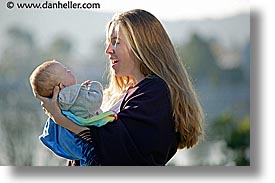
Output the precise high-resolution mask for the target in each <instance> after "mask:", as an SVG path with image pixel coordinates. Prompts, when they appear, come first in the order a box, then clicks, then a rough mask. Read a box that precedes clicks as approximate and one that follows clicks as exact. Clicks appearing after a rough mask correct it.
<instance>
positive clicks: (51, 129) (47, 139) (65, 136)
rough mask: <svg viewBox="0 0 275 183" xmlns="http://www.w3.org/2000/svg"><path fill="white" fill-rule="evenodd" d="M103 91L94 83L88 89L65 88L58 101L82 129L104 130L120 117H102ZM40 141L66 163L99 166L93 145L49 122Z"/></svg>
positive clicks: (85, 86) (107, 113) (68, 115)
mask: <svg viewBox="0 0 275 183" xmlns="http://www.w3.org/2000/svg"><path fill="white" fill-rule="evenodd" d="M102 98H103V87H102V85H101V84H100V83H99V82H96V81H93V82H91V83H89V84H88V85H80V84H76V85H71V86H68V87H65V88H63V89H62V90H61V91H60V93H59V97H58V103H59V106H60V108H61V110H62V113H63V114H64V115H65V116H66V117H68V118H69V119H71V120H72V121H73V122H75V123H76V124H78V125H81V126H97V127H100V126H103V125H105V124H107V123H108V122H112V121H113V120H114V119H115V118H116V113H115V112H112V111H108V112H105V113H102V111H101V110H100V106H101V103H102ZM39 139H40V141H41V142H42V143H43V144H44V145H45V146H46V147H48V148H49V149H50V150H51V151H52V152H53V153H55V154H56V155H58V156H61V157H63V158H66V159H71V160H80V165H82V166H86V165H93V164H96V154H95V153H94V151H93V149H94V147H93V146H92V144H91V143H87V142H85V140H84V139H82V138H80V137H79V136H78V135H76V134H74V133H73V132H71V131H69V130H67V129H66V128H64V127H62V126H60V125H58V124H56V123H55V122H54V121H53V120H52V119H50V118H49V119H48V120H47V121H46V124H45V126H44V130H43V134H42V135H40V136H39Z"/></svg>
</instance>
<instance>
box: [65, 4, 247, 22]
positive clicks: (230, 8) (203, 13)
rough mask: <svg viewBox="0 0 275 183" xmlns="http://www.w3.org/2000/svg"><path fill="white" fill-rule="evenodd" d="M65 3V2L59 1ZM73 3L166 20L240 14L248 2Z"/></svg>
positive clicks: (104, 10) (245, 9) (101, 9)
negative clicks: (138, 12) (145, 13)
mask: <svg viewBox="0 0 275 183" xmlns="http://www.w3.org/2000/svg"><path fill="white" fill-rule="evenodd" d="M61 1H62V2H67V0H61ZM73 2H75V3H77V2H82V3H83V2H93V3H95V2H98V3H100V10H98V11H103V12H121V11H127V10H130V9H136V8H141V9H145V10H147V11H149V12H151V13H152V14H154V15H155V16H157V17H159V18H161V19H166V20H178V19H201V18H222V17H225V16H229V15H234V14H238V13H240V12H249V11H250V4H249V0H159V1H155V0H152V1H150V0H138V1H134V0H114V1H110V0H90V1H89V0H73Z"/></svg>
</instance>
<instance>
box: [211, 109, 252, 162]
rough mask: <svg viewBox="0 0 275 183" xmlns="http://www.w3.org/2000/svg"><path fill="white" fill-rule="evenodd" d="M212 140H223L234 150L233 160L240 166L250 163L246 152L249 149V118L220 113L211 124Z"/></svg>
mask: <svg viewBox="0 0 275 183" xmlns="http://www.w3.org/2000/svg"><path fill="white" fill-rule="evenodd" d="M210 133H211V134H212V136H211V137H212V140H216V141H217V140H225V142H226V145H227V148H229V149H231V150H233V151H234V152H235V162H236V164H237V165H240V166H247V165H250V157H249V155H248V154H247V152H249V149H250V119H249V117H245V118H244V119H242V120H236V119H235V118H234V117H233V116H232V115H228V114H225V115H221V116H220V117H218V118H216V119H215V120H214V122H213V123H212V124H211V129H210Z"/></svg>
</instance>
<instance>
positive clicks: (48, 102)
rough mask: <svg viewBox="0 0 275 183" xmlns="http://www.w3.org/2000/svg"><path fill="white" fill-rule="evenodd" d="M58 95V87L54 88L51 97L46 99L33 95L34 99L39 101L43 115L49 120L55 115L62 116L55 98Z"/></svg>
mask: <svg viewBox="0 0 275 183" xmlns="http://www.w3.org/2000/svg"><path fill="white" fill-rule="evenodd" d="M58 94H59V87H58V86H55V87H54V91H53V97H52V98H47V97H42V96H40V95H38V94H35V97H36V98H37V99H39V100H40V101H41V106H42V108H43V110H44V111H45V114H46V115H47V116H49V117H50V118H52V119H54V117H56V116H57V115H60V114H61V115H62V113H61V110H60V108H59V106H58V104H57V97H58Z"/></svg>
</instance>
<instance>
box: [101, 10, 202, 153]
mask: <svg viewBox="0 0 275 183" xmlns="http://www.w3.org/2000/svg"><path fill="white" fill-rule="evenodd" d="M112 24H114V25H118V26H119V29H120V30H121V31H122V32H123V34H124V35H125V37H126V39H127V40H126V41H127V42H128V45H129V47H130V49H131V51H132V56H133V59H134V60H135V61H136V62H138V63H139V64H140V70H141V72H142V74H144V76H148V75H150V74H152V73H153V74H156V75H157V76H159V77H160V78H162V79H163V80H164V81H165V82H166V84H167V85H168V87H169V90H170V95H171V102H172V107H173V118H174V121H175V131H177V132H180V136H181V138H180V142H179V145H178V148H179V149H182V148H185V147H187V148H190V147H192V146H194V145H195V144H197V142H198V140H199V139H200V138H202V137H203V135H204V125H203V124H204V118H203V112H202V109H201V105H200V103H199V101H198V98H197V95H196V92H195V91H194V89H193V86H192V83H191V81H190V79H189V76H188V73H187V72H186V69H185V67H184V66H183V63H182V62H181V61H180V60H179V58H178V56H177V54H176V51H175V49H174V46H173V44H172V42H171V40H170V38H169V36H168V34H167V32H166V31H165V29H164V28H163V26H162V24H161V23H160V21H159V20H158V19H157V18H156V17H155V16H153V15H152V14H151V13H149V12H147V11H144V10H140V9H135V10H131V11H128V12H124V13H121V14H117V15H115V16H114V17H113V19H112V20H111V21H110V23H109V24H108V26H107V40H108V39H110V38H108V36H109V32H110V31H112V30H110V28H111V25H112ZM113 27H115V26H113ZM131 84H132V83H131V80H130V78H129V77H121V76H115V75H114V72H113V70H112V68H110V73H109V85H108V88H107V89H106V90H105V94H106V96H112V97H113V102H115V101H116V100H117V98H119V95H120V94H121V93H123V92H125V90H126V89H127V88H128V87H129V86H130V85H131ZM111 103H112V102H110V103H109V104H111Z"/></svg>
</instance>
